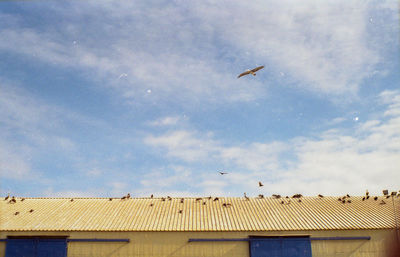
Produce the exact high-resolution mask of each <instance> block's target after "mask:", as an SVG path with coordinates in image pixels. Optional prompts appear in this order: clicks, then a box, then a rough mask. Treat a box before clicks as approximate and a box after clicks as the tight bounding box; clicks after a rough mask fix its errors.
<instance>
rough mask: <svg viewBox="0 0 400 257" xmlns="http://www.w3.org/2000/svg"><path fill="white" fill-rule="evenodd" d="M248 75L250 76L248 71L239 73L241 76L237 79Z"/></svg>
mask: <svg viewBox="0 0 400 257" xmlns="http://www.w3.org/2000/svg"><path fill="white" fill-rule="evenodd" d="M248 74H250V71H245V72H243V73H241V74H240V75H239V76H238V78H240V77H243V76H245V75H248Z"/></svg>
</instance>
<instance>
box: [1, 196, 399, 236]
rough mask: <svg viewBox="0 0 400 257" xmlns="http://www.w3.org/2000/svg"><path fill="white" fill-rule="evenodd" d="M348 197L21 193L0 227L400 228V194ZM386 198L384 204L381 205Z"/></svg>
mask: <svg viewBox="0 0 400 257" xmlns="http://www.w3.org/2000/svg"><path fill="white" fill-rule="evenodd" d="M350 199H351V203H347V202H346V203H342V202H340V201H338V200H337V197H324V198H319V197H302V198H301V202H298V201H297V199H286V198H283V199H274V198H270V197H267V198H263V199H258V198H250V199H249V200H246V199H245V198H233V197H230V198H225V197H220V198H219V200H218V201H214V199H208V198H202V199H201V200H196V198H184V201H183V203H181V198H172V199H171V200H168V199H165V200H164V201H163V200H162V199H161V198H154V199H150V198H131V199H127V200H121V199H113V200H112V201H109V199H108V198H74V201H71V200H70V198H26V199H25V200H24V201H21V199H20V198H17V201H16V203H9V202H8V201H5V200H0V231H300V230H302V231H304V230H343V229H344V230H346V229H387V228H395V227H396V223H395V213H397V216H400V213H399V212H400V211H399V210H400V208H399V207H400V204H399V203H400V198H397V197H394V198H389V199H386V198H384V197H379V199H378V200H377V201H374V200H373V199H372V198H370V199H369V200H366V201H362V197H351V198H350ZM382 200H384V201H385V202H386V204H380V203H381V201H382ZM281 201H284V204H282V203H281ZM203 202H205V204H203ZM224 203H225V204H230V205H228V206H224V205H223V204H224ZM30 210H33V212H30ZM180 211H181V212H180ZM16 212H19V213H18V214H17V215H16Z"/></svg>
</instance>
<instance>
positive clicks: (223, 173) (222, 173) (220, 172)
mask: <svg viewBox="0 0 400 257" xmlns="http://www.w3.org/2000/svg"><path fill="white" fill-rule="evenodd" d="M219 174H221V175H226V174H229V173H228V172H223V171H219Z"/></svg>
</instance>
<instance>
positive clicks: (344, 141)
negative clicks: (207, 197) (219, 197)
mask: <svg viewBox="0 0 400 257" xmlns="http://www.w3.org/2000/svg"><path fill="white" fill-rule="evenodd" d="M399 96H400V91H390V92H388V91H385V92H383V93H382V94H381V95H380V96H379V99H378V100H377V102H378V103H379V102H382V103H385V104H386V106H387V109H386V110H384V111H383V112H382V113H385V112H387V110H391V111H392V112H391V116H390V117H389V118H388V119H387V120H381V121H379V120H366V121H360V122H359V123H357V124H356V125H355V131H354V132H350V131H347V130H343V129H331V130H328V131H325V132H324V133H322V134H320V135H319V136H315V137H314V138H304V137H302V138H300V137H297V138H293V139H291V140H289V141H287V142H271V143H268V142H267V143H260V142H254V143H250V144H247V145H236V146H226V145H224V144H223V143H222V142H221V141H219V140H216V139H214V138H213V137H211V136H210V135H208V136H204V135H202V134H201V133H199V132H189V131H175V132H168V133H167V134H165V135H161V136H157V137H155V136H149V137H147V139H146V140H145V143H147V144H149V145H150V146H152V147H154V148H161V149H162V150H164V151H165V152H166V155H167V156H168V157H169V158H172V159H179V160H183V161H186V162H190V163H192V162H201V163H203V164H204V163H211V164H212V165H214V164H215V163H216V164H217V165H221V166H223V165H227V164H229V165H230V167H233V168H232V171H231V172H230V174H229V175H226V176H225V177H223V181H221V179H222V178H219V177H217V175H211V176H210V172H211V174H213V172H212V171H208V172H206V173H205V175H203V176H197V179H199V180H200V181H202V182H197V183H198V184H200V185H201V186H202V187H203V189H206V190H209V191H211V192H217V193H218V192H222V191H224V190H225V191H229V190H230V189H232V188H235V189H234V190H233V191H235V192H237V190H240V189H242V190H243V191H247V192H248V193H254V194H257V193H259V192H264V193H275V192H277V193H282V194H294V193H303V194H308V195H310V194H314V195H315V194H317V193H322V194H341V193H343V194H344V193H350V194H362V192H364V190H365V189H369V190H370V192H374V193H379V192H380V190H381V189H383V188H385V187H389V188H393V189H396V187H398V184H397V182H398V181H400V173H399V172H398V167H400V116H399V115H397V116H396V115H395V114H396V113H398V112H397V111H398V110H399V109H400V105H398V103H399V99H400V98H399ZM161 154H163V152H161ZM218 169H219V168H218ZM236 171H238V172H236ZM239 171H240V172H239ZM215 174H217V170H216V171H215ZM258 181H263V183H264V184H265V186H264V187H263V188H261V189H258V190H257V182H258ZM204 192H207V191H204Z"/></svg>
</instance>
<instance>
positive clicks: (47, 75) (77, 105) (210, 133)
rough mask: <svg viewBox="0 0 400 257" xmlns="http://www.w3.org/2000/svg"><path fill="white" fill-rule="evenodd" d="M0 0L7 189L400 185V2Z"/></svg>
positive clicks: (89, 191) (182, 190) (346, 189)
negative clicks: (246, 72) (253, 71)
mask: <svg viewBox="0 0 400 257" xmlns="http://www.w3.org/2000/svg"><path fill="white" fill-rule="evenodd" d="M0 7H1V8H0V24H1V26H0V38H1V39H2V40H0V133H1V137H0V179H1V180H0V193H1V194H2V195H5V194H7V193H11V194H13V195H21V196H99V197H108V196H120V195H123V194H125V193H127V192H130V193H131V194H132V195H134V196H148V195H150V194H155V195H156V196H165V195H171V196H203V195H222V196H241V195H242V194H243V192H247V194H248V195H254V196H255V195H258V194H265V195H270V194H273V193H279V194H283V195H286V194H287V195H289V194H294V193H302V194H304V195H315V194H318V193H322V194H326V195H342V194H346V193H351V194H358V195H361V194H363V193H364V192H365V190H366V189H368V190H369V191H370V192H374V193H380V192H381V190H382V189H386V188H388V189H389V190H399V189H400V188H399V183H398V181H400V172H399V167H400V87H399V85H400V73H399V70H400V63H399V60H400V58H399V56H400V55H399V38H400V35H399V27H398V26H399V20H398V3H397V2H396V1H251V2H243V1H232V0H230V1H179V0H176V1H132V2H127V1H62V2H52V1H28V2H26V1H3V2H1V3H0ZM259 65H264V66H265V68H264V69H263V70H260V71H259V72H258V73H257V76H255V77H253V76H245V77H242V78H240V79H238V78H237V75H238V74H240V73H241V72H243V71H244V70H246V69H249V68H254V67H256V66H259ZM218 171H226V172H228V173H229V174H227V175H224V176H221V175H219V174H218ZM258 181H262V182H263V184H264V185H265V186H264V187H262V188H259V187H258Z"/></svg>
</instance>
